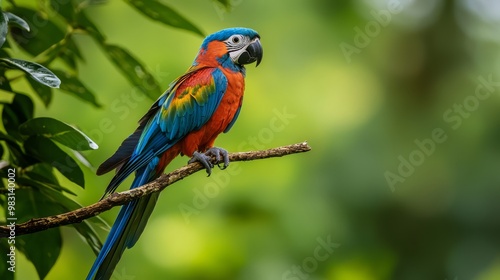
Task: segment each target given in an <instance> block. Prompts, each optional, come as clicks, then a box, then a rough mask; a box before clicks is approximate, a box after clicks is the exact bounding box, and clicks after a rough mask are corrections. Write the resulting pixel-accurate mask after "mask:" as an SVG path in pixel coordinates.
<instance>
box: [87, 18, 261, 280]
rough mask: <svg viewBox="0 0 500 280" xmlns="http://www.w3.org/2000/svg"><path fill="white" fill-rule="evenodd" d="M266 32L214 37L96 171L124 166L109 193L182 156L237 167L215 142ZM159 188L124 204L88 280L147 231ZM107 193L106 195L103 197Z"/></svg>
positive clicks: (238, 101)
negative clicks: (263, 33) (124, 183)
mask: <svg viewBox="0 0 500 280" xmlns="http://www.w3.org/2000/svg"><path fill="white" fill-rule="evenodd" d="M262 56H263V50H262V45H261V43H260V35H259V34H258V33H257V32H256V31H255V30H253V29H250V28H244V27H233V28H226V29H222V30H220V31H218V32H215V33H213V34H211V35H208V36H207V37H206V38H205V39H204V40H203V42H202V44H201V47H200V49H199V51H198V54H197V56H196V57H195V59H194V61H193V63H192V65H191V66H190V67H189V68H188V70H187V71H186V73H185V74H183V75H181V76H180V77H178V78H177V79H175V80H174V81H173V82H172V83H170V85H169V86H168V89H167V90H166V91H165V93H163V94H162V95H161V96H160V97H159V98H158V99H157V100H156V101H155V102H154V103H153V105H152V106H151V107H150V109H149V110H148V111H147V112H146V114H145V115H144V116H143V117H142V118H141V119H140V120H139V122H138V127H137V129H136V130H135V131H134V132H133V133H132V134H131V135H130V136H129V137H128V138H126V139H125V140H124V141H123V142H122V143H121V145H120V146H119V147H118V149H117V151H116V152H115V153H114V154H113V155H112V156H111V157H110V158H108V159H107V160H105V161H104V162H103V163H102V164H101V165H100V166H99V167H98V169H97V172H96V174H97V175H102V174H105V173H107V172H110V171H112V170H116V173H115V175H114V176H113V178H112V179H111V181H110V182H109V185H108V186H107V188H106V190H105V193H104V195H103V197H102V198H104V197H106V196H108V195H109V194H111V193H113V192H114V191H115V190H116V189H117V187H118V186H119V185H120V184H121V183H122V182H123V181H124V180H125V179H126V178H127V177H128V176H129V175H131V174H132V173H134V172H135V177H134V180H133V182H132V184H131V186H130V188H131V189H133V188H137V187H140V186H142V185H144V184H146V183H148V182H151V181H153V180H155V179H156V178H158V177H159V176H160V175H161V174H162V173H163V172H164V170H165V168H166V166H167V165H168V164H169V163H170V162H171V161H172V160H173V159H174V158H175V157H177V156H178V155H181V156H183V155H185V156H187V157H189V158H190V159H189V161H188V163H193V162H199V163H201V164H202V165H203V167H204V168H205V170H206V172H207V174H208V176H210V174H211V172H212V168H213V167H214V164H213V163H212V162H211V157H215V158H216V159H217V162H220V161H223V164H222V166H219V168H220V169H225V168H226V167H227V166H228V165H229V156H228V152H227V151H226V150H225V149H223V148H220V147H215V146H214V142H215V139H216V138H217V136H218V135H219V134H220V133H222V132H224V133H226V132H228V131H229V130H230V129H231V127H232V126H233V125H234V123H235V121H236V119H237V118H238V115H239V113H240V110H241V105H242V102H243V92H244V89H245V76H246V69H245V65H247V64H251V63H254V62H255V63H256V66H258V65H259V64H260V62H261V60H262ZM158 197H159V192H158V193H152V194H150V195H146V196H143V197H140V198H138V199H135V200H132V201H131V202H128V203H126V204H124V205H123V206H122V207H121V209H120V212H119V213H118V216H117V218H116V220H115V222H114V224H113V226H112V227H111V229H110V232H109V234H108V237H107V239H106V241H105V242H104V244H103V246H102V249H101V250H100V252H99V254H98V256H97V258H96V260H95V262H94V264H93V265H92V268H91V269H90V271H89V273H88V275H87V278H86V279H87V280H91V279H99V280H101V279H110V278H111V275H112V274H113V271H114V269H115V267H116V265H117V263H118V261H119V260H120V258H121V256H122V254H123V252H124V251H125V249H126V248H131V247H132V246H134V245H135V243H136V242H137V240H138V239H139V237H140V235H141V233H142V232H143V231H144V228H145V226H146V223H147V221H148V219H149V217H150V215H151V213H152V211H153V208H154V207H155V204H156V202H157V200H158ZM102 198H101V199H102Z"/></svg>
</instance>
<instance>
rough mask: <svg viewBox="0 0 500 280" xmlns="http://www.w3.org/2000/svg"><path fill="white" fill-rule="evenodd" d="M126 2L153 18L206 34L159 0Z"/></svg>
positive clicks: (131, 0) (127, 0)
mask: <svg viewBox="0 0 500 280" xmlns="http://www.w3.org/2000/svg"><path fill="white" fill-rule="evenodd" d="M126 2H127V3H129V4H130V5H131V6H132V7H134V8H135V9H137V10H138V11H139V12H141V13H142V14H144V15H145V16H147V17H149V18H151V19H153V20H156V21H159V22H161V23H164V24H166V25H169V26H172V27H177V28H181V29H185V30H188V31H191V32H194V33H196V34H198V35H201V36H204V35H203V32H202V31H201V30H200V29H199V28H198V27H197V26H195V25H194V24H193V23H191V22H190V21H189V20H187V19H186V18H185V17H183V16H181V15H180V14H179V13H177V12H176V11H174V10H173V9H172V8H170V7H169V6H167V5H165V4H163V3H162V2H160V1H158V0H126Z"/></svg>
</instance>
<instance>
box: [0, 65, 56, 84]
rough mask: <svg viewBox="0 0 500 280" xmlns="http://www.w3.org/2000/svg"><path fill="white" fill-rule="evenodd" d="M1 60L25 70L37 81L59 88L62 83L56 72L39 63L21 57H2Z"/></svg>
mask: <svg viewBox="0 0 500 280" xmlns="http://www.w3.org/2000/svg"><path fill="white" fill-rule="evenodd" d="M0 61H3V62H5V63H6V64H8V65H10V66H13V67H16V68H19V69H20V70H23V71H24V72H25V73H26V74H29V75H30V77H32V78H33V79H35V80H36V81H37V82H39V83H41V84H44V85H46V86H49V87H53V88H58V87H59V85H61V80H59V78H58V77H57V76H56V75H54V73H52V72H50V70H49V69H47V68H45V67H43V66H42V65H40V64H38V63H34V62H29V61H25V60H21V59H15V58H0Z"/></svg>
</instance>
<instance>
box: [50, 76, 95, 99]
mask: <svg viewBox="0 0 500 280" xmlns="http://www.w3.org/2000/svg"><path fill="white" fill-rule="evenodd" d="M54 73H56V75H57V76H58V77H59V78H60V79H61V90H64V91H66V92H68V93H69V94H71V95H72V96H74V97H76V98H79V99H81V100H83V101H86V102H89V103H90V104H92V105H94V106H95V107H101V104H99V103H97V100H96V98H95V95H94V93H92V92H91V91H90V90H89V89H88V88H87V87H86V86H85V85H84V84H83V83H82V82H80V80H79V79H78V77H76V76H74V75H71V74H69V73H67V72H63V71H60V70H54Z"/></svg>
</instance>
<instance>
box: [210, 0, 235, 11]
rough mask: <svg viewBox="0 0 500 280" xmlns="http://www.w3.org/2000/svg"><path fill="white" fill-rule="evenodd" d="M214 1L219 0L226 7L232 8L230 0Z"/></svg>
mask: <svg viewBox="0 0 500 280" xmlns="http://www.w3.org/2000/svg"><path fill="white" fill-rule="evenodd" d="M214 1H215V2H219V3H220V4H221V5H222V6H224V8H226V9H229V8H231V3H230V2H229V0H214Z"/></svg>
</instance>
